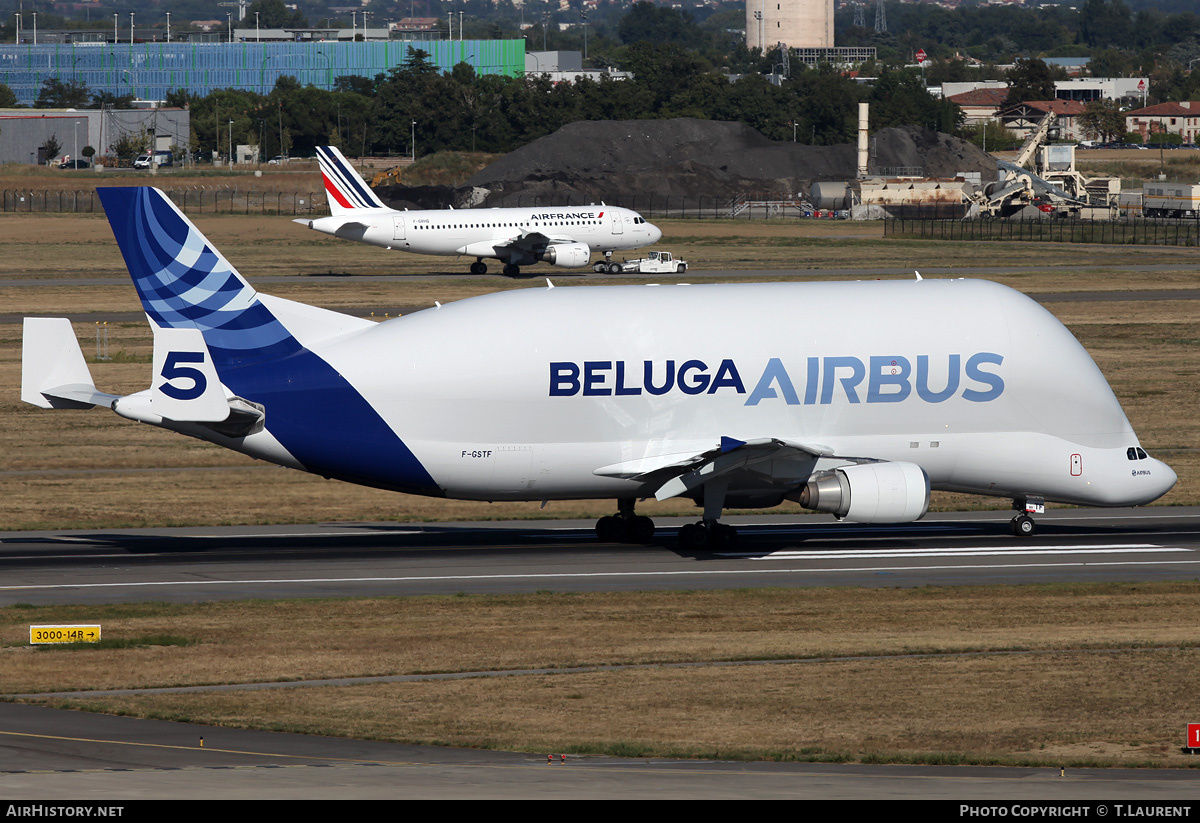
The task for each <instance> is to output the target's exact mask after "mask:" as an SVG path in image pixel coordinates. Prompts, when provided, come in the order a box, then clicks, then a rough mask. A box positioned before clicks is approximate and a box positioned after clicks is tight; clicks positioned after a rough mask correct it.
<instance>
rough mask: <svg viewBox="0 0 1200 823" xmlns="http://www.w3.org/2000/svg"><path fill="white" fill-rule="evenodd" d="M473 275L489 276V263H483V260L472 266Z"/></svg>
mask: <svg viewBox="0 0 1200 823" xmlns="http://www.w3.org/2000/svg"><path fill="white" fill-rule="evenodd" d="M471 274H487V263H485V262H483V258H480V259H479V260H476V261H475V262H474V263H472V264H471Z"/></svg>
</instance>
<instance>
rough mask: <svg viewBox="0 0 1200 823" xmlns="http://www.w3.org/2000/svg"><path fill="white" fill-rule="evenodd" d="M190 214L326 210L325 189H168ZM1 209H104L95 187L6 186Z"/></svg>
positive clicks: (66, 211)
mask: <svg viewBox="0 0 1200 823" xmlns="http://www.w3.org/2000/svg"><path fill="white" fill-rule="evenodd" d="M163 191H164V193H165V194H166V195H167V196H168V197H170V198H171V200H172V201H174V202H175V204H176V205H177V206H179V208H180V209H182V210H183V211H184V212H185V213H187V214H291V215H301V216H303V215H309V214H312V213H313V212H317V213H319V214H323V213H325V212H326V204H325V193H324V192H278V191H256V190H254V189H232V188H231V189H192V188H187V189H164V190H163ZM0 196H2V199H0V211H4V212H43V213H62V214H88V213H91V212H102V211H104V208H103V206H101V205H100V197H99V196H98V195H97V194H96V190H95V189H90V190H87V191H32V190H26V189H4V190H3V192H0Z"/></svg>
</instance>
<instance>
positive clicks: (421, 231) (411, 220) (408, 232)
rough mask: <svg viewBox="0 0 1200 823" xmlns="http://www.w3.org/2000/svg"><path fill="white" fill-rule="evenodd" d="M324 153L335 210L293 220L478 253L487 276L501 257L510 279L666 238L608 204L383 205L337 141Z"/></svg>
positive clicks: (414, 248)
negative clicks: (531, 269)
mask: <svg viewBox="0 0 1200 823" xmlns="http://www.w3.org/2000/svg"><path fill="white" fill-rule="evenodd" d="M317 159H318V161H319V162H320V165H321V177H322V178H324V181H325V193H326V194H327V195H328V200H329V211H330V216H329V217H318V218H316V219H312V220H309V219H297V220H295V221H293V222H296V223H299V224H301V225H303V226H308V227H309V228H310V229H314V230H316V231H319V232H321V233H322V234H331V235H333V236H335V237H342V238H345V239H346V240H356V241H358V242H360V243H370V244H371V245H373V246H382V247H383V248H385V249H397V250H399V251H407V252H412V253H413V254H434V255H440V256H443V257H474V258H475V262H474V263H472V264H471V274H487V264H486V263H484V262H483V261H484V260H485V259H496V260H499V261H501V262H502V263H503V264H504V269H503V273H504V275H505V276H506V277H518V276H520V274H521V266H531V265H533V264H534V263H550V264H551V265H555V266H561V267H565V268H572V269H577V268H583V267H584V266H587V265H589V264H590V263H591V260H592V253H593V252H599V253H601V254H603V255H604V256H605V259H606V260H609V261H611V259H612V253H613V252H614V251H622V250H628V249H639V248H641V247H642V246H649V245H653V244H654V243H657V242H658V241H659V240H660V239H661V238H662V232H661V231H659V229H658V227H657V226H655V225H654V224H652V223H649V222H647V221H646V220H645V218H643V217H642V216H641V215H640V214H638V213H637V212H635V211H630V210H629V209H622V208H618V207H616V206H606V205H603V204H601V205H598V206H596V205H593V206H544V207H543V206H539V207H536V208H494V209H432V210H420V211H407V210H405V211H397V210H396V209H390V208H388V207H387V206H385V205H384V204H383V202H382V201H381V200H380V199H379V196H378V195H376V194H375V192H374V191H373V190H372V189H371V187H370V186H368V185H367V183H366V181H365V180H363V179H362V178H361V177H360V176H359V175H358V172H356V171H354V168H353V167H352V166H351V165H350V163H349V162H348V161H347V160H346V158H345V157H343V156H342V153H341V152H340V151H338V150H337V149H336V148H335V147H333V146H319V147H318V148H317Z"/></svg>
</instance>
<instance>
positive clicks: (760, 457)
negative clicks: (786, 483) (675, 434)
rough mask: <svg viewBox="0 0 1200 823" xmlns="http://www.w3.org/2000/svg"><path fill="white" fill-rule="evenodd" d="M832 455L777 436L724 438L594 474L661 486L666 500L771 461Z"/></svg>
mask: <svg viewBox="0 0 1200 823" xmlns="http://www.w3.org/2000/svg"><path fill="white" fill-rule="evenodd" d="M831 456H833V450H832V449H830V448H829V447H828V446H821V445H818V444H814V443H797V442H796V441H793V440H784V439H781V438H777V437H760V438H754V439H751V440H738V439H736V438H733V437H722V438H721V442H720V443H719V444H717V445H716V446H714V447H713V448H711V449H706V450H705V451H702V452H699V453H695V454H668V455H661V456H658V457H648V458H640V459H637V460H629V461H626V462H624V463H614V464H612V465H610V466H602V467H601V468H598V469H596V470H595V471H593V472H592V473H593V474H596V475H599V476H601V477H616V478H620V479H624V480H636V481H638V482H645V483H652V484H653V483H657V484H659V486H658V490H657V491H656V492H655V493H654V496H655V498H657V499H658V500H666V499H668V498H670V497H677V496H679V495H681V494H685V493H687V492H689V491H691V490H692V489H694V488H696V487H697V486H700V485H703V484H704V483H707V482H708V481H710V480H712V479H714V478H716V477H720V476H721V475H723V474H728V473H730V472H734V471H739V470H742V469H747V468H752V467H753V466H755V465H756V464H761V463H763V462H765V461H768V460H775V459H778V458H792V459H798V460H804V461H808V460H812V459H815V458H818V457H831ZM764 468H765V467H764ZM781 479H782V478H781ZM793 479H795V478H789V480H793Z"/></svg>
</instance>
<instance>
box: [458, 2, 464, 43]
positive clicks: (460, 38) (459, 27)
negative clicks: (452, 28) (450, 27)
mask: <svg viewBox="0 0 1200 823" xmlns="http://www.w3.org/2000/svg"><path fill="white" fill-rule="evenodd" d="M462 15H463V13H462V11H461V10H460V11H459V12H458V42H460V43H461V42H462V39H463V36H462Z"/></svg>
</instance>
